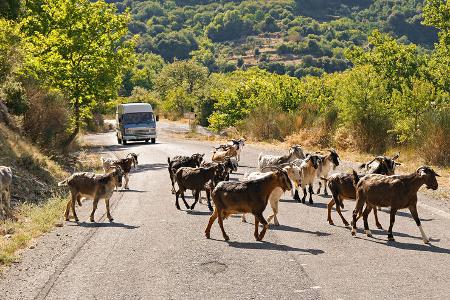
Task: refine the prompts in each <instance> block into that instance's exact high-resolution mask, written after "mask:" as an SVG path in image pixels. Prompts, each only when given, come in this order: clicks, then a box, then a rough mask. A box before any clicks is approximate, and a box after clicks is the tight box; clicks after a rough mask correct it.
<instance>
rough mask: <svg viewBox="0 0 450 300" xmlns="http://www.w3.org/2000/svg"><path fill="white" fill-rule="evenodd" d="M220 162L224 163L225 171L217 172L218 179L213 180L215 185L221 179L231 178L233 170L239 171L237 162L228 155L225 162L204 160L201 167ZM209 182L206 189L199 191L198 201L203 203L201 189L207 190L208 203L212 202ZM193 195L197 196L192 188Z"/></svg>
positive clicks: (215, 164)
mask: <svg viewBox="0 0 450 300" xmlns="http://www.w3.org/2000/svg"><path fill="white" fill-rule="evenodd" d="M218 164H222V166H223V172H222V173H221V174H217V176H216V180H215V181H214V182H213V186H215V185H216V184H217V183H218V182H219V181H227V180H230V173H231V172H232V171H237V166H236V165H235V163H234V162H233V161H232V158H229V157H227V158H226V159H225V161H224V162H223V163H216V162H205V161H204V162H202V163H201V164H200V167H202V168H210V167H213V166H217V165H218ZM209 186H210V185H209V184H207V185H206V186H205V189H203V190H200V193H199V198H198V202H199V203H203V202H202V194H201V191H205V192H206V198H207V199H208V203H210V202H211V201H210V192H212V190H209ZM192 196H194V197H195V191H194V190H192Z"/></svg>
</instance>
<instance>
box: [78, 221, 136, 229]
mask: <svg viewBox="0 0 450 300" xmlns="http://www.w3.org/2000/svg"><path fill="white" fill-rule="evenodd" d="M75 225H78V226H80V227H85V228H107V227H109V228H113V227H115V228H124V229H137V228H139V227H140V226H134V225H127V224H123V223H116V222H106V223H97V222H78V223H74V224H73V225H71V226H75Z"/></svg>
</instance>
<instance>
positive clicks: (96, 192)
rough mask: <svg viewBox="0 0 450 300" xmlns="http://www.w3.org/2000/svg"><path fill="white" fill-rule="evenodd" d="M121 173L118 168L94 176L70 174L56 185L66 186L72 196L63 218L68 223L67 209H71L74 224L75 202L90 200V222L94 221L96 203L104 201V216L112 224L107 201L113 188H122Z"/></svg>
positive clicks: (83, 173)
mask: <svg viewBox="0 0 450 300" xmlns="http://www.w3.org/2000/svg"><path fill="white" fill-rule="evenodd" d="M122 176H123V171H122V169H121V168H120V167H112V171H110V172H109V173H107V174H95V173H90V172H78V173H74V174H72V175H71V176H70V177H69V178H67V179H65V180H63V181H61V182H59V183H58V186H68V187H69V190H70V193H71V195H72V197H71V199H70V200H69V201H68V202H67V206H66V211H65V214H64V216H65V218H66V221H69V209H70V208H72V214H73V217H74V219H75V221H76V222H78V217H77V214H76V212H75V202H78V204H80V203H81V198H92V199H93V200H94V202H93V204H92V212H91V216H90V220H91V222H95V221H94V213H95V210H96V209H97V205H98V201H99V200H100V199H102V198H103V199H105V205H106V215H107V217H108V220H109V221H110V222H112V221H113V220H114V219H113V217H112V216H111V212H110V210H109V199H110V198H111V196H112V194H113V192H114V188H115V187H116V186H119V187H121V186H122Z"/></svg>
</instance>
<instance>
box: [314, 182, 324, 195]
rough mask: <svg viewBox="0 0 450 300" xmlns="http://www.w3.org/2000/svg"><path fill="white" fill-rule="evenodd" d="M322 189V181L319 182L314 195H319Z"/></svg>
mask: <svg viewBox="0 0 450 300" xmlns="http://www.w3.org/2000/svg"><path fill="white" fill-rule="evenodd" d="M326 188H327V187H326V185H325V190H326ZM321 189H322V181H320V180H319V188H318V189H317V192H316V194H317V195H319V194H320V190H321Z"/></svg>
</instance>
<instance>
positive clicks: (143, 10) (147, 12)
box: [108, 0, 437, 77]
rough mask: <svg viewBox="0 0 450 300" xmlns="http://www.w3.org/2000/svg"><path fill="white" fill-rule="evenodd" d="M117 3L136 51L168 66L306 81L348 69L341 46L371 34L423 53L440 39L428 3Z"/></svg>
mask: <svg viewBox="0 0 450 300" xmlns="http://www.w3.org/2000/svg"><path fill="white" fill-rule="evenodd" d="M108 2H115V3H116V5H117V7H118V8H119V11H125V10H126V9H130V11H131V13H132V17H133V21H132V22H131V23H130V24H129V30H130V33H131V34H139V35H140V40H139V44H138V51H139V52H142V53H148V52H152V53H156V54H159V55H161V56H162V57H163V58H164V59H165V60H166V61H173V60H174V59H186V58H189V57H194V58H196V59H197V60H198V61H199V62H201V63H203V64H204V65H206V66H207V67H208V68H209V69H210V71H225V72H229V71H232V70H234V69H236V68H238V67H242V66H244V67H248V66H254V65H258V66H259V67H260V68H263V69H267V70H269V71H271V72H275V73H278V74H285V73H287V74H289V75H291V76H296V77H302V76H304V75H307V74H312V75H318V74H321V73H323V72H327V73H331V72H334V71H341V70H344V69H347V68H348V67H349V66H350V63H349V62H348V61H347V60H346V59H345V58H344V54H343V52H344V49H346V48H349V47H351V46H353V45H358V46H361V45H364V44H365V43H366V41H367V36H368V35H369V34H370V32H371V31H372V30H374V29H379V30H380V31H381V32H385V33H390V34H392V35H393V36H394V37H396V38H397V39H398V40H399V41H401V42H402V43H406V44H407V43H414V44H418V45H419V46H420V47H421V48H422V49H423V50H424V49H430V48H432V46H433V44H434V42H436V41H437V34H436V30H435V29H432V28H431V27H425V26H424V25H422V24H421V21H422V17H421V13H422V6H423V3H424V1H423V0H395V1H388V0H332V1H326V0H319V1H318V0H296V1H290V0H276V1H262V0H246V1H209V0H204V1H200V0H199V1H177V0H175V1H156V0H148V1H133V0H124V1H121V0H109V1H108Z"/></svg>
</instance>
